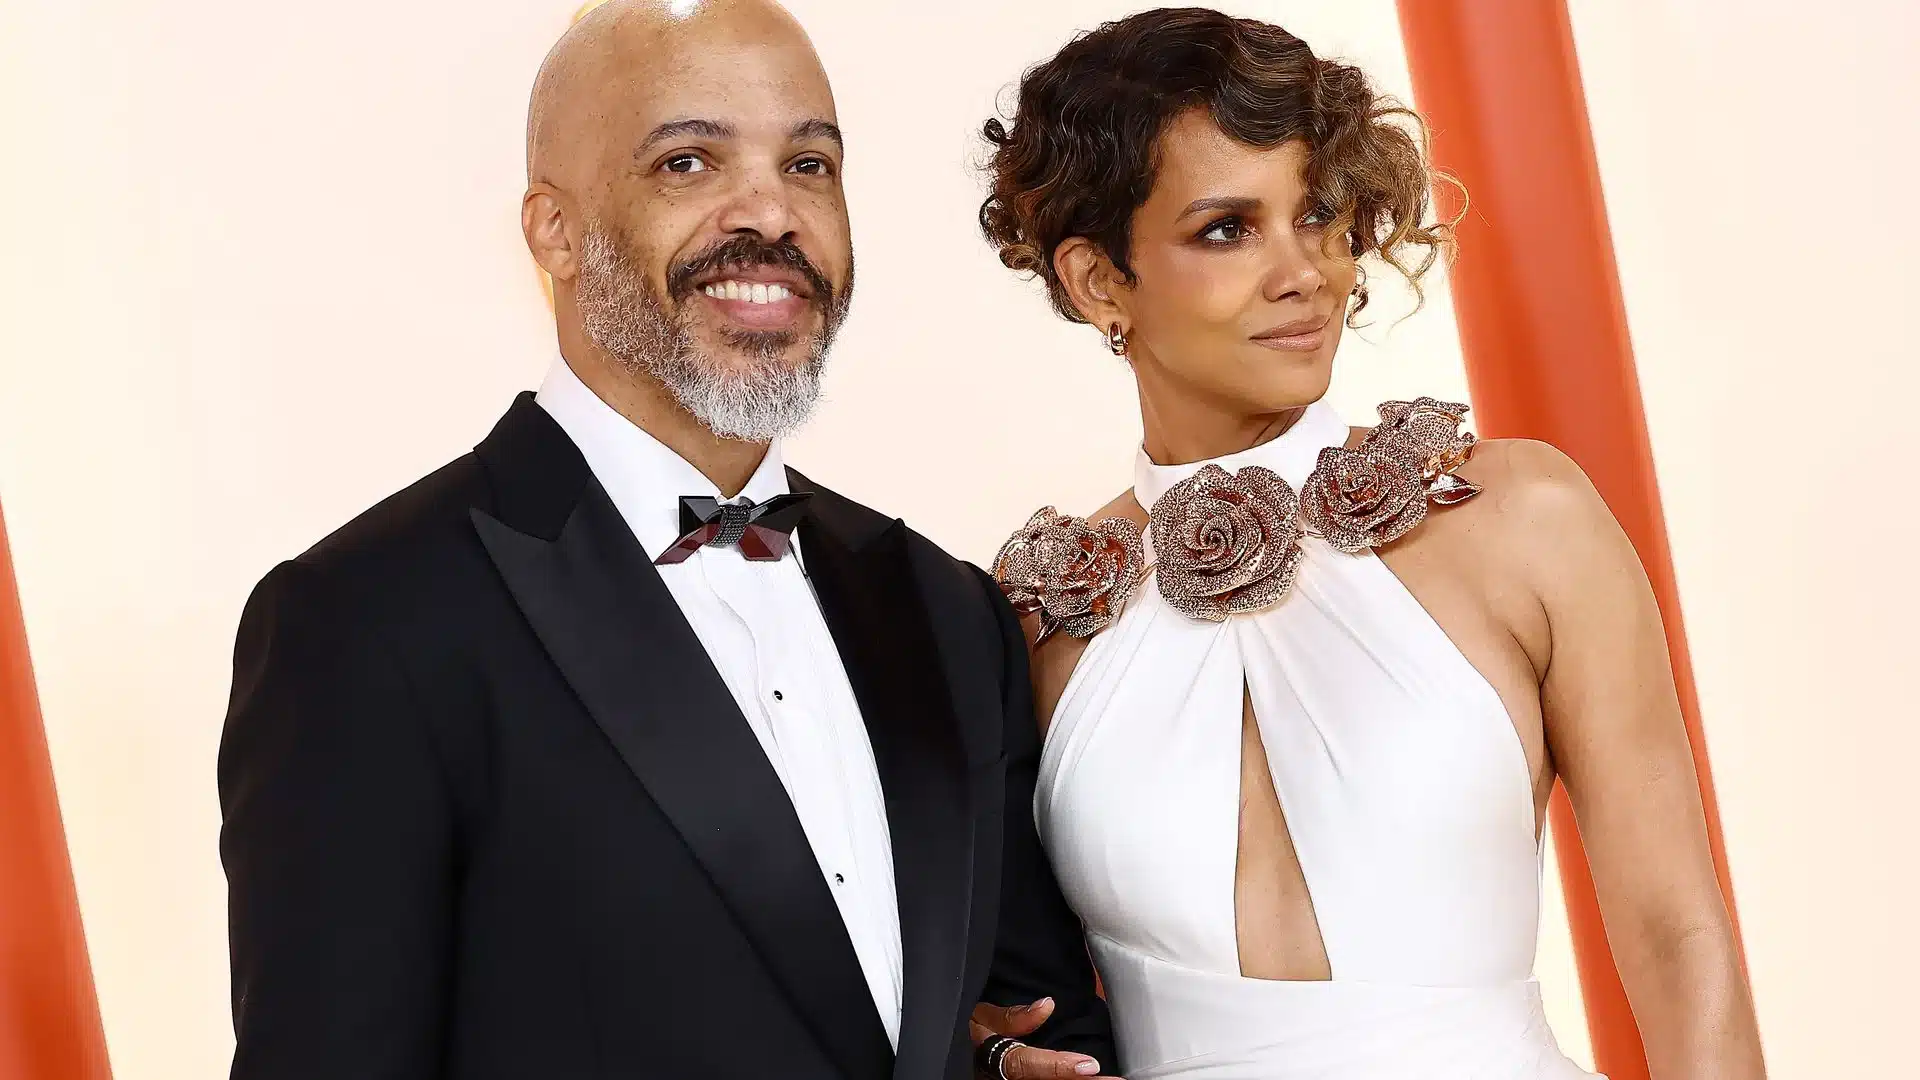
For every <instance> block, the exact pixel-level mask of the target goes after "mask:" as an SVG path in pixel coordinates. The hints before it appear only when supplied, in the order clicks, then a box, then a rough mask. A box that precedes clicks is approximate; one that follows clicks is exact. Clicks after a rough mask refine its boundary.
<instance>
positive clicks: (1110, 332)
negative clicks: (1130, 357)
mask: <svg viewBox="0 0 1920 1080" xmlns="http://www.w3.org/2000/svg"><path fill="white" fill-rule="evenodd" d="M1107 348H1109V349H1111V350H1113V355H1115V356H1125V355H1127V335H1126V334H1125V333H1124V332H1122V331H1121V329H1120V324H1119V323H1114V324H1113V325H1111V326H1109V327H1107Z"/></svg>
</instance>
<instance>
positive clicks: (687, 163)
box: [661, 154, 707, 173]
mask: <svg viewBox="0 0 1920 1080" xmlns="http://www.w3.org/2000/svg"><path fill="white" fill-rule="evenodd" d="M661 167H662V168H664V169H666V170H667V171H668V172H672V173H696V172H706V171H707V163H706V161H705V160H703V159H702V158H701V157H700V155H699V154H675V155H674V156H673V157H670V158H668V159H667V160H666V163H665V164H664V165H662V166H661Z"/></svg>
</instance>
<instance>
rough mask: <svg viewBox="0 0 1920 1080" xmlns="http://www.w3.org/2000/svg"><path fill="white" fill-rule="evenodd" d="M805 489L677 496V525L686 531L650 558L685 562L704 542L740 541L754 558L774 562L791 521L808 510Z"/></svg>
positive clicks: (785, 544) (789, 541)
mask: <svg viewBox="0 0 1920 1080" xmlns="http://www.w3.org/2000/svg"><path fill="white" fill-rule="evenodd" d="M812 497H813V493H812V492H809V491H796V492H793V493H791V494H788V495H775V496H774V497H773V498H771V499H768V500H767V501H766V502H763V503H760V504H758V505H755V504H754V501H753V500H752V499H741V500H739V501H738V502H730V503H723V502H721V501H720V500H719V499H715V498H712V497H711V496H707V495H682V496H681V497H680V528H681V529H682V530H683V531H684V532H685V534H686V535H684V536H682V537H680V539H678V540H675V541H674V542H673V546H672V547H670V548H668V549H667V550H666V551H663V552H661V553H660V557H659V558H657V559H655V560H653V562H654V565H656V566H667V565H671V564H673V563H678V562H685V561H687V559H689V558H691V557H692V556H693V553H694V552H696V551H698V550H700V549H701V548H703V547H736V546H737V547H739V549H740V554H742V555H744V556H746V557H747V558H748V559H751V560H752V561H754V562H777V561H779V559H780V558H781V557H782V556H784V555H785V554H786V553H787V549H788V548H789V547H791V546H792V545H793V527H794V526H795V525H798V524H800V522H801V520H802V519H803V518H805V517H806V516H807V500H808V499H810V498H812Z"/></svg>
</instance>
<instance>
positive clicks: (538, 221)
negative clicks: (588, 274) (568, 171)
mask: <svg viewBox="0 0 1920 1080" xmlns="http://www.w3.org/2000/svg"><path fill="white" fill-rule="evenodd" d="M571 209H572V208H571V206H570V205H569V202H568V199H567V197H566V196H565V195H563V194H561V192H560V191H559V189H557V188H555V187H554V186H553V185H551V184H544V183H536V184H533V185H531V186H529V187H528V188H527V193H526V195H525V196H523V197H522V198H521V200H520V232H521V234H522V235H524V236H525V237H526V238H527V250H528V251H531V252H533V261H534V262H537V263H539V264H540V268H541V269H542V270H545V271H546V272H547V274H548V276H550V277H552V278H553V280H555V281H572V280H573V278H574V276H575V275H576V274H577V273H579V270H580V264H579V251H578V249H577V248H576V247H575V241H576V239H577V238H576V237H575V235H574V234H573V231H572V230H571V229H570V228H569V227H568V226H569V222H570V221H571V220H572V218H573V215H572V213H571V212H570V211H571Z"/></svg>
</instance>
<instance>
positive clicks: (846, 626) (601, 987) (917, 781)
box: [219, 395, 1113, 1080]
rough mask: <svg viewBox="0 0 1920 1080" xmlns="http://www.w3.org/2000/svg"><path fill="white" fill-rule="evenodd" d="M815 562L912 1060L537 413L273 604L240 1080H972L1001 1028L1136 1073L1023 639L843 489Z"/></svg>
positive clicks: (979, 591)
mask: <svg viewBox="0 0 1920 1080" xmlns="http://www.w3.org/2000/svg"><path fill="white" fill-rule="evenodd" d="M792 482H793V485H794V488H795V490H805V491H812V492H813V493H814V496H813V499H812V502H811V511H810V515H809V517H808V519H807V521H806V522H805V523H804V524H803V525H802V526H801V527H800V538H801V539H800V542H801V545H802V546H803V548H804V550H805V553H806V563H807V571H808V574H809V577H810V578H811V580H812V582H813V584H814V587H815V589H816V591H817V593H818V595H819V598H820V603H821V607H822V609H823V611H824V613H825V616H826V621H827V625H828V627H829V629H830V630H831V632H832V634H833V638H834V641H835V643H836V645H837V646H838V648H839V651H840V655H841V657H842V659H843V660H844V662H845V664H846V669H847V674H848V677H849V680H850V681H851V683H852V685H853V689H854V692H855V696H856V697H857V698H858V700H859V703H860V708H861V712H862V714H863V716H864V718H865V721H866V725H867V730H868V732H869V736H870V738H871V740H872V743H873V750H874V757H875V758H876V760H877V761H878V764H879V772H880V781H881V784H882V787H883V788H884V791H885V796H886V808H887V821H888V825H889V828H890V830H891V834H892V840H893V855H894V864H895V868H896V876H897V890H898V895H899V910H900V926H901V938H902V944H903V946H904V950H905V969H904V972H905V973H904V982H905V992H904V998H905V1000H904V1013H903V1016H902V1021H901V1032H900V1044H899V1052H898V1055H897V1056H896V1054H895V1053H894V1052H893V1049H892V1047H890V1046H889V1045H888V1040H887V1037H886V1033H885V1031H884V1029H883V1028H882V1027H881V1024H880V1020H879V1017H878V1015H877V1014H876V1012H875V1010H874V1006H873V1000H872V997H871V995H870V993H869V991H868V989H867V984H866V981H865V979H864V977H863V975H862V973H861V969H860V965H859V962H858V960H857V959H856V957H855V954H854V952H853V947H852V944H851V943H850V941H849V940H848V937H847V933H846V928H845V926H844V924H843V923H842V922H841V919H840V914H839V910H838V908H837V907H836V906H835V904H834V901H833V898H832V896H831V895H830V894H829V892H828V889H827V885H826V883H825V882H824V881H823V880H822V877H821V874H820V871H819V869H818V866H817V864H816V863H815V861H814V858H813V853H812V851H811V849H810V848H809V846H808V843H807V838H806V836H805V834H804V833H803V832H802V831H801V827H800V823H799V820H798V818H797V817H796V816H795V814H794V812H793V809H792V806H791V804H790V803H789V802H788V800H787V797H786V793H785V791H784V789H783V788H782V786H781V784H780V781H779V779H778V777H777V776H776V775H775V773H774V771H773V768H772V766H771V765H770V764H769V763H768V762H767V760H766V757H765V755H764V754H763V752H762V751H761V748H760V745H759V743H758V742H757V741H756V739H755V738H754V735H753V732H752V730H751V729H750V728H749V727H748V726H747V722H746V720H745V718H744V717H743V716H742V715H741V714H740V711H739V707H738V705H737V704H736V703H735V701H734V699H733V696H732V694H731V693H730V692H729V691H728V689H727V686H726V684H725V683H724V682H723V681H722V680H721V678H720V675H719V673H718V672H717V671H716V670H715V668H714V667H713V664H712V662H711V661H710V660H709V659H708V657H707V654H706V652H705V650H704V649H703V647H702V646H701V644H700V640H699V639H698V638H697V637H696V636H695V634H694V632H693V630H692V628H691V627H690V626H688V624H687V622H686V621H685V619H684V618H683V617H682V615H681V614H680V610H679V608H678V606H677V605H676V604H675V602H674V600H673V597H672V596H671V595H670V594H669V593H668V591H667V589H666V586H665V585H664V584H663V583H662V582H661V580H660V578H659V576H658V574H656V573H655V571H654V569H653V566H652V564H651V561H650V559H649V557H648V554H647V553H646V552H644V551H642V550H641V548H640V545H639V544H638V543H637V542H636V541H635V540H634V538H633V534H632V533H631V531H630V530H629V529H628V527H627V525H626V523H625V521H624V520H622V518H621V517H620V515H619V512H618V511H617V510H615V508H614V506H613V504H612V502H611V501H610V500H609V499H608V498H607V495H606V493H605V492H604V491H603V490H602V489H601V487H600V485H599V484H598V482H596V481H595V480H594V478H593V475H592V474H591V472H590V471H589V470H588V468H587V464H586V461H585V459H584V458H582V457H581V455H580V453H579V451H578V450H577V449H575V447H574V445H573V444H572V442H571V441H570V440H569V439H568V438H567V436H566V435H565V433H564V432H563V431H562V430H561V429H560V427H559V425H558V424H556V423H555V422H554V421H553V420H552V419H551V418H550V417H548V416H547V414H546V412H545V411H544V410H543V409H541V408H540V407H539V406H538V405H537V404H535V403H534V401H533V400H532V396H531V395H522V396H521V398H520V399H519V400H518V401H517V402H516V403H515V404H514V406H513V408H512V409H511V410H509V411H508V413H507V415H506V416H505V418H504V419H502V420H501V421H500V423H499V425H498V426H497V427H496V428H495V429H494V431H493V432H492V434H490V435H489V436H488V437H487V439H486V440H485V441H484V442H483V443H481V445H480V446H479V447H478V448H477V449H476V450H475V452H474V453H473V454H471V455H468V456H466V457H464V458H462V459H460V460H459V461H456V462H454V463H453V464H451V465H449V466H447V467H446V468H444V469H442V470H440V471H439V472H436V473H435V474H433V475H432V476H429V477H427V478H426V479H425V480H423V481H421V482H420V483H418V484H415V485H414V486H413V487H411V488H408V489H407V490H405V491H403V492H401V493H400V494H398V495H396V496H394V497H393V498H391V499H388V500H387V501H386V502H384V503H382V504H380V505H379V506H377V507H375V508H374V509H373V510H371V511H369V512H368V513H366V514H365V515H363V516H362V517H360V518H359V519H358V520H356V521H355V522H353V523H352V524H350V525H348V526H347V527H346V528H345V529H343V530H341V531H340V532H338V533H336V534H334V535H333V536H331V537H329V538H328V539H326V540H325V541H322V542H321V543H320V544H319V545H318V546H317V547H315V548H314V549H313V550H311V551H309V552H308V553H306V554H305V555H302V556H301V557H299V558H298V559H295V560H293V561H292V562H289V563H285V564H283V565H281V566H279V567H278V568H276V569H275V570H274V571H273V572H272V573H271V574H269V575H268V576H267V578H266V579H265V580H264V581H262V582H261V584H260V586H259V587H258V589H256V591H255V592H254V595H253V597H252V599H251V600H250V601H249V602H248V604H247V608H246V613H245V615H244V616H243V617H242V620H241V624H240V631H239V641H238V645H237V648H236V655H235V661H234V685H233V696H232V702H231V706H230V710H229V712H228V715H227V721H226V729H225V733H224V736H223V738H222V742H221V747H220V764H219V784H220V802H221V810H222V814H223V820H224V824H223V827H222V830H221V836H220V850H221V857H222V861H223V862H224V864H225V866H226V871H227V877H228V882H229V896H230V905H229V906H230V913H229V915H230V936H231V944H232V965H233V1011H234V1026H235V1031H236V1034H237V1037H238V1045H237V1048H236V1050H235V1054H234V1063H233V1076H234V1077H236V1078H240V1080H296V1078H302V1077H313V1078H321V1077H324V1078H326V1080H340V1078H344V1077H353V1078H354V1080H415V1078H421V1080H424V1078H428V1077H436V1078H438V1077H447V1078H461V1080H468V1078H471V1080H479V1078H502V1080H504V1078H509V1077H510V1078H513V1080H529V1078H534V1077H538V1078H541V1080H562V1078H574V1077H582V1078H585V1077H623V1078H624V1077H688V1078H695V1077H698V1078H711V1077H720V1078H727V1077H740V1078H747V1077H753V1078H755V1080H761V1078H765V1077H781V1078H782V1080H806V1078H812V1077H818V1078H823V1080H824V1078H829V1077H847V1078H853V1080H885V1078H888V1077H892V1078H894V1080H909V1078H923V1077H924V1078H935V1077H943V1078H960V1077H965V1076H967V1075H969V1074H970V1072H971V1066H970V1064H969V1061H970V1041H969V1039H968V1038H967V1034H966V1030H967V1029H966V1017H967V1015H968V1013H969V1011H970V1010H971V1007H972V1006H973V1004H974V1002H975V1001H976V1000H983V999H984V1000H992V1001H998V1002H1001V1003H1013V1002H1024V1001H1027V1000H1031V999H1034V998H1038V997H1041V996H1046V995H1051V996H1052V997H1054V998H1055V999H1056V1000H1057V1001H1058V1003H1059V1005H1058V1010H1057V1012H1056V1015H1055V1019H1054V1020H1053V1021H1052V1022H1050V1024H1049V1026H1048V1028H1047V1029H1045V1030H1044V1031H1043V1032H1042V1033H1041V1035H1040V1036H1039V1037H1037V1038H1035V1039H1034V1040H1032V1041H1035V1042H1037V1043H1040V1044H1043V1045H1053V1046H1056V1047H1059V1048H1062V1049H1073V1050H1079V1051H1081V1052H1084V1053H1090V1054H1093V1055H1095V1056H1097V1057H1099V1058H1101V1059H1102V1060H1103V1061H1111V1060H1112V1057H1113V1047H1112V1042H1111V1035H1110V1031H1109V1027H1108V1023H1107V1017H1106V1012H1105V1009H1104V1006H1103V1005H1102V1004H1101V1002H1100V1001H1099V1000H1098V999H1097V998H1096V996H1095V994H1094V987H1093V975H1092V970H1091V966H1090V964H1089V962H1088V959H1087V955H1086V951H1085V947H1084V943H1083V938H1082V933H1081V928H1080V925H1079V923H1078V922H1077V921H1076V920H1075V918H1074V916H1073V914H1072V913H1071V912H1070V911H1069V910H1068V908H1067V906H1066V904H1065V902H1064V901H1063V900H1062V898H1061V895H1060V891H1059V888H1058V886H1057V885H1056V884H1055V882H1054V878H1053V875H1052V872H1051V871H1050V869H1049V868H1048V865H1047V863H1046V860H1045V858H1044V856H1043V855H1042V852H1041V850H1040V847H1039V844H1038V842H1037V839H1036V837H1035V833H1034V827H1033V821H1032V814H1031V810H1030V805H1031V801H1032V797H1033V785H1034V775H1035V771H1036V767H1037V762H1038V753H1039V747H1038V739H1037V735H1036V731H1035V727H1034V722H1033V712H1032V704H1031V701H1030V696H1029V690H1028V683H1027V662H1026V650H1025V645H1024V642H1023V640H1022V638H1021V635H1020V631H1019V628H1018V626H1017V624H1016V623H1015V621H1014V619H1013V616H1012V612H1011V611H1010V610H1009V609H1008V608H1007V606H1006V604H1005V602H1004V601H1003V600H1002V599H1001V598H1000V596H999V593H998V591H997V590H996V589H995V588H994V586H993V583H992V582H991V581H990V580H989V579H988V578H987V577H986V576H985V575H984V574H982V573H981V572H980V571H979V570H977V569H975V568H973V567H971V566H968V565H966V564H964V563H960V562H957V561H955V560H954V559H952V558H949V557H948V556H946V555H945V554H943V553H942V552H941V551H940V550H939V549H937V548H936V547H934V545H933V544H932V543H930V542H928V541H927V540H925V539H924V538H922V537H920V536H918V535H917V534H915V533H913V532H911V531H910V530H908V529H907V528H906V527H905V526H904V525H903V524H901V523H900V522H899V521H897V520H892V519H888V518H885V517H882V516H881V515H879V514H876V513H874V512H873V511H870V510H868V509H866V508H864V507H861V506H858V505H856V504H854V503H852V502H850V501H848V500H846V499H843V498H841V497H839V496H837V495H834V494H833V493H832V492H830V491H827V490H825V489H823V488H820V487H818V486H816V485H814V484H812V483H810V482H809V481H807V480H806V479H805V478H804V477H802V476H800V475H798V474H797V473H796V474H794V475H793V476H792Z"/></svg>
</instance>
